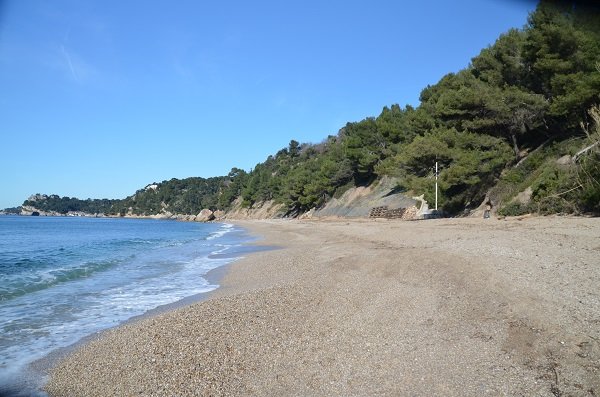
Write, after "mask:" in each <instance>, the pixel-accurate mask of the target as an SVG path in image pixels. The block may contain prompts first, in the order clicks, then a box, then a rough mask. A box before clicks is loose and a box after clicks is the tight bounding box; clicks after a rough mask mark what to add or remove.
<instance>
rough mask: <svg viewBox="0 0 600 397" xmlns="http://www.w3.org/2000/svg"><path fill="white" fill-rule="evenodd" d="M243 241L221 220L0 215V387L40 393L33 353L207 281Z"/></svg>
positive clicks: (204, 287)
mask: <svg viewBox="0 0 600 397" xmlns="http://www.w3.org/2000/svg"><path fill="white" fill-rule="evenodd" d="M250 240H251V237H250V236H248V235H247V234H246V233H245V231H244V230H243V229H241V228H239V227H236V226H233V225H231V224H226V223H221V224H219V223H208V224H204V223H193V222H176V221H165V220H145V219H109V218H78V217H20V216H0V395H9V394H10V395H13V394H20V395H27V396H28V395H44V394H43V393H41V392H39V391H38V390H39V387H40V386H41V384H42V383H43V382H44V378H43V376H41V374H39V373H32V372H31V371H30V370H29V364H31V363H32V362H34V361H35V360H37V359H40V358H42V357H44V356H46V355H47V354H48V353H50V352H51V351H54V350H56V349H59V348H64V347H67V346H69V345H71V344H73V343H75V342H77V341H78V340H79V339H81V338H82V337H84V336H86V335H90V334H92V333H94V332H97V331H99V330H103V329H106V328H109V327H112V326H116V325H118V324H120V323H122V322H124V321H126V320H127V319H129V318H131V317H134V316H137V315H141V314H143V313H145V312H146V311H148V310H150V309H153V308H156V307H158V306H160V305H165V304H169V303H173V302H177V301H179V300H181V299H182V298H185V297H189V296H192V295H196V294H201V293H206V292H209V291H211V290H214V289H215V288H217V287H218V285H216V284H214V283H210V282H209V280H208V279H207V276H206V275H207V273H208V272H209V271H210V270H212V269H215V268H217V267H219V266H222V265H224V264H227V263H230V262H231V261H233V260H234V259H235V258H237V257H239V256H240V255H242V254H243V253H245V252H248V250H249V248H248V247H247V246H246V247H245V246H244V244H245V243H247V242H249V241H250ZM17 392H18V393H17Z"/></svg>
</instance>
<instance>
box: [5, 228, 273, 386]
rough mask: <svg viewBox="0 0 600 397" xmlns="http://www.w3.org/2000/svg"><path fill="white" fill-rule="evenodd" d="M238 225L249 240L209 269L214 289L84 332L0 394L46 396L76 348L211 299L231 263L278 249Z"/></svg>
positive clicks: (29, 367)
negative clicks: (56, 373) (48, 385)
mask: <svg viewBox="0 0 600 397" xmlns="http://www.w3.org/2000/svg"><path fill="white" fill-rule="evenodd" d="M236 227H238V228H240V229H242V231H243V232H244V233H245V234H246V235H247V236H248V239H247V241H245V242H243V243H242V244H241V245H240V246H238V247H235V248H233V249H232V252H230V253H227V254H226V255H227V258H229V259H230V260H229V261H228V262H226V263H224V264H222V265H220V266H218V267H216V268H213V269H211V270H209V271H208V272H207V273H206V274H205V275H204V276H203V277H204V278H205V279H206V280H207V281H208V283H209V284H210V285H213V286H215V288H213V289H212V290H210V291H206V292H201V293H197V294H193V295H190V296H187V297H184V298H182V299H180V300H178V301H175V302H171V303H167V304H163V305H159V306H157V307H155V308H152V309H149V310H147V311H146V312H144V313H142V314H139V315H135V316H132V317H130V318H128V319H126V320H124V321H122V322H121V323H119V324H116V325H114V326H111V327H108V328H105V329H102V330H99V331H96V332H94V333H92V334H89V335H85V336H83V337H81V338H80V339H79V340H78V341H76V342H75V343H72V344H70V345H68V346H64V347H60V348H58V349H55V350H52V351H50V352H48V353H47V354H46V355H45V356H43V357H42V358H40V359H37V360H35V361H33V362H31V363H30V364H28V365H27V366H26V367H25V368H24V372H23V373H22V379H21V382H19V384H21V385H22V386H23V388H22V389H21V388H19V385H18V384H17V385H15V387H14V388H9V389H3V390H0V397H12V396H15V397H23V396H35V397H47V396H48V394H47V393H46V392H45V391H43V387H44V385H45V384H46V383H47V381H48V379H49V377H50V375H49V374H50V371H51V370H52V368H54V367H55V366H56V365H58V364H59V363H60V361H61V360H62V359H64V358H65V357H66V356H68V355H69V354H71V353H72V352H74V351H76V350H77V349H79V348H81V347H82V346H84V345H86V344H88V343H90V342H91V341H93V340H96V339H99V338H101V337H102V335H104V333H106V332H110V331H111V330H114V329H116V328H119V327H122V326H124V325H127V324H131V323H135V322H138V321H142V320H145V319H148V318H151V317H155V316H158V315H160V314H163V313H166V312H170V311H174V310H177V309H179V308H182V307H186V306H190V305H193V304H196V303H199V302H203V301H206V300H209V299H210V298H211V297H212V296H213V295H214V292H215V291H217V290H218V289H220V288H221V282H222V280H223V278H224V277H225V276H226V275H227V273H228V272H229V270H230V268H231V266H232V265H233V264H234V263H235V262H237V261H238V260H240V259H243V258H244V256H246V255H248V254H252V253H255V252H261V251H267V250H272V249H278V247H273V246H265V245H261V244H260V236H253V235H251V234H249V233H247V230H246V229H244V228H243V227H240V226H239V225H236ZM32 385H37V387H38V389H35V390H34V389H33V388H32V387H31V386H32ZM25 388H27V389H28V391H25ZM24 391H25V392H24ZM29 392H31V393H29Z"/></svg>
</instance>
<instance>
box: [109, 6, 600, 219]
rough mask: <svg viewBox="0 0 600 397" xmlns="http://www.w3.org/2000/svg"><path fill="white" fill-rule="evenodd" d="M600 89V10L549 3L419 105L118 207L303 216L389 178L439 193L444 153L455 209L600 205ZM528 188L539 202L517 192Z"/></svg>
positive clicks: (445, 199)
mask: <svg viewBox="0 0 600 397" xmlns="http://www.w3.org/2000/svg"><path fill="white" fill-rule="evenodd" d="M599 94H600V13H599V9H598V7H596V6H592V5H581V4H578V3H575V2H571V3H569V2H554V1H548V0H544V1H541V2H540V3H539V4H538V6H537V8H536V10H535V11H534V12H532V13H531V14H530V15H529V18H528V22H527V25H526V26H525V27H524V28H522V29H511V30H509V31H508V32H506V33H504V34H502V35H501V36H500V37H499V38H498V39H497V40H496V42H495V43H494V44H493V45H491V46H489V47H488V48H485V49H483V50H482V51H481V52H480V53H479V54H478V55H477V56H475V57H474V58H472V59H471V62H470V64H469V65H468V66H467V67H466V68H464V69H463V70H460V71H458V72H454V73H449V74H447V75H445V76H444V77H442V78H441V79H440V81H439V82H438V83H437V84H434V85H431V86H427V87H425V88H424V89H423V90H422V92H421V95H420V98H419V99H420V105H419V106H418V107H416V108H414V107H412V106H409V105H407V106H405V107H401V106H399V105H397V104H394V105H391V106H386V107H384V108H383V110H382V111H381V113H380V114H379V115H378V116H375V117H368V118H366V119H364V120H361V121H357V122H349V123H347V124H346V125H345V126H344V127H343V128H341V129H340V130H339V131H338V133H337V134H335V135H330V136H329V137H327V138H326V139H325V140H323V141H322V142H320V143H316V144H315V143H300V142H297V141H295V140H292V141H290V143H289V145H288V146H287V147H286V148H283V149H281V150H280V151H278V152H277V153H276V154H274V155H271V156H269V157H268V158H267V159H266V160H265V161H263V162H261V163H259V164H257V165H256V166H255V167H254V168H253V169H252V170H250V171H245V170H242V169H239V168H233V169H232V170H231V172H230V173H229V174H228V175H227V176H223V177H215V178H208V179H205V178H187V179H183V180H178V179H171V180H170V181H163V182H161V183H158V184H156V188H152V189H148V188H146V189H141V190H139V191H138V192H136V193H135V194H134V195H133V196H130V197H128V198H126V199H124V200H117V201H115V202H113V203H111V204H110V209H108V210H107V211H106V213H112V214H125V213H134V214H140V215H141V214H146V215H149V214H155V213H159V212H161V211H163V212H164V211H169V212H171V213H183V214H194V213H197V212H199V211H200V210H201V209H202V208H209V209H212V210H217V209H222V210H227V209H229V208H231V206H232V205H233V204H234V202H237V203H239V204H240V205H242V206H246V207H251V206H253V205H256V204H258V203H261V202H264V201H268V200H273V201H275V202H277V203H280V204H283V207H284V208H285V212H286V215H288V216H294V215H297V214H300V213H302V212H304V211H307V210H309V209H311V208H315V207H317V208H318V207H320V206H322V205H323V204H324V203H326V202H327V201H328V200H330V199H331V198H332V197H336V196H339V195H341V194H342V193H343V192H344V191H346V190H347V189H348V188H350V187H353V186H360V185H367V184H370V183H373V182H374V181H376V180H377V179H379V178H381V177H383V176H390V177H395V178H396V179H397V180H398V181H399V182H398V189H400V190H405V191H407V192H411V193H415V194H424V195H425V198H426V199H427V200H429V201H430V202H431V201H432V200H433V196H434V184H433V182H432V181H433V168H434V165H435V163H436V162H437V163H438V165H439V168H440V171H439V179H438V182H439V185H440V196H439V202H440V205H441V207H442V209H443V210H444V211H446V212H447V213H449V214H451V215H452V214H460V213H461V212H463V211H465V210H469V209H472V208H475V207H477V206H479V205H480V204H481V202H482V200H484V199H486V200H490V201H492V202H494V203H495V204H497V205H499V206H501V207H502V208H501V209H500V211H501V212H503V213H505V214H507V215H514V214H519V213H524V212H539V213H557V212H569V213H578V212H593V213H600V183H599V177H598V175H600V172H599V171H600V166H599V164H600V154H599V152H598V146H594V142H597V141H598V140H599V139H600V131H599V130H598V128H600V127H599V125H600V108H599V107H598V104H599V103H600V96H599ZM590 145H591V147H592V148H591V149H590V150H587V151H586V152H585V153H582V154H580V155H577V154H578V152H580V151H581V149H582V148H586V147H589V146H590ZM567 155H568V156H570V157H569V158H570V159H571V160H570V161H567V162H562V163H560V162H557V161H556V160H557V159H558V158H561V157H565V156H567ZM526 189H529V194H530V200H529V201H528V202H516V201H514V200H512V199H513V197H514V196H515V195H516V194H517V193H519V192H522V191H524V190H526ZM236 200H237V201H236Z"/></svg>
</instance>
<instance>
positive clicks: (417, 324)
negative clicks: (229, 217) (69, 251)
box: [46, 217, 600, 396]
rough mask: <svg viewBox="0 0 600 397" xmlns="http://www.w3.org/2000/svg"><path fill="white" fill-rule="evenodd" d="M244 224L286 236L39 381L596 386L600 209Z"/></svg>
mask: <svg viewBox="0 0 600 397" xmlns="http://www.w3.org/2000/svg"><path fill="white" fill-rule="evenodd" d="M240 225H242V226H243V227H246V228H247V229H249V230H250V231H251V232H253V233H255V234H257V235H260V236H263V238H264V239H263V240H262V241H261V243H262V244H268V245H278V246H281V247H282V248H281V249H278V250H272V251H266V252H260V253H256V254H251V255H249V256H248V257H247V258H244V259H243V260H240V261H238V262H236V263H235V264H233V265H231V266H230V268H229V270H228V272H227V274H226V275H225V277H224V279H223V280H222V283H221V284H222V287H221V288H220V289H218V290H217V291H216V292H214V293H212V294H211V296H210V298H209V299H208V300H206V301H203V302H199V303H195V304H192V305H190V306H187V307H184V308H179V309H176V310H174V311H171V312H167V313H163V314H160V315H157V316H154V317H151V318H146V319H142V320H140V321H136V322H134V323H131V324H127V325H124V326H121V327H118V328H116V329H114V330H110V331H108V332H106V333H104V334H103V335H102V336H101V337H100V338H98V339H96V340H92V341H91V342H89V343H87V344H85V345H84V346H82V347H81V348H79V349H78V350H76V351H75V352H73V353H72V354H71V355H70V356H68V357H67V358H66V359H64V360H63V361H61V362H60V363H59V364H58V365H57V366H56V367H55V368H54V369H53V370H52V372H51V379H50V381H49V383H48V384H47V386H46V387H47V390H48V391H49V393H50V395H52V396H132V395H143V396H196V395H197V396H203V395H207V396H208V395H211V396H212V395H235V396H242V395H243V396H247V395H256V396H274V395H285V396H289V395H296V396H313V395H316V396H325V395H327V396H329V395H345V396H348V395H352V396H371V395H388V396H399V395H400V396H432V395H440V396H441V395H443V396H482V395H491V396H498V395H509V396H513V395H527V396H538V395H539V396H553V395H554V396H559V395H563V396H566V395H574V396H598V395H600V219H598V218H567V217H548V218H535V217H534V218H525V219H521V220H519V219H511V220H498V219H488V220H483V219H441V220H430V221H419V222H406V221H386V220H326V221H323V220H321V221H314V220H309V221H297V220H295V221H285V220H277V221H276V220H267V221H247V222H240Z"/></svg>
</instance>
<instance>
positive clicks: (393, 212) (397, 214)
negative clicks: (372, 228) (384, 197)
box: [369, 206, 406, 219]
mask: <svg viewBox="0 0 600 397" xmlns="http://www.w3.org/2000/svg"><path fill="white" fill-rule="evenodd" d="M405 212H406V208H394V209H389V208H388V207H386V206H382V207H374V208H371V211H369V217H370V218H387V219H403V218H404V213H405Z"/></svg>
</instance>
